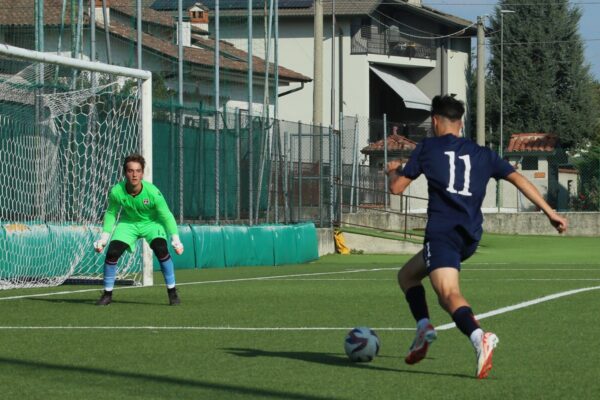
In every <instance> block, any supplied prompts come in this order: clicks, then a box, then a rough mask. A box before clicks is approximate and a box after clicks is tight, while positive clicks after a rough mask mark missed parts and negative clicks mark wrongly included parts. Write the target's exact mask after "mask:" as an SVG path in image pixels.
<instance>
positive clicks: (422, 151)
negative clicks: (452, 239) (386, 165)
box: [402, 134, 515, 240]
mask: <svg viewBox="0 0 600 400" xmlns="http://www.w3.org/2000/svg"><path fill="white" fill-rule="evenodd" d="M514 171H515V169H514V168H513V167H512V166H511V165H510V164H509V163H508V162H506V161H504V160H502V159H501V158H500V157H499V156H498V154H496V152H494V151H492V150H490V149H488V148H487V147H482V146H479V145H478V144H477V143H475V142H473V141H472V140H469V139H465V138H459V137H456V136H454V135H451V134H448V135H443V136H438V137H432V138H426V139H424V140H423V141H422V142H420V143H419V144H418V145H417V147H416V148H415V150H414V151H413V152H412V154H411V156H410V160H409V161H408V163H406V165H405V166H404V169H403V171H402V174H403V175H404V176H405V177H407V178H409V179H416V178H417V177H419V175H421V174H425V177H426V178H427V191H428V193H429V203H428V206H427V214H428V217H429V219H428V221H427V228H426V234H430V233H432V234H433V233H442V232H447V231H448V230H451V229H454V228H457V227H461V228H462V229H461V230H464V231H465V232H466V233H467V234H468V235H469V236H470V237H471V238H473V239H474V240H479V239H481V234H482V228H481V224H482V223H483V215H482V214H481V204H482V203H483V199H484V197H485V192H486V188H487V184H488V181H489V180H490V178H495V179H501V178H506V177H507V176H508V175H509V174H511V173H512V172H514Z"/></svg>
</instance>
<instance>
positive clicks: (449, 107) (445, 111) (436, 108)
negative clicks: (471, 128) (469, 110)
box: [431, 95, 465, 121]
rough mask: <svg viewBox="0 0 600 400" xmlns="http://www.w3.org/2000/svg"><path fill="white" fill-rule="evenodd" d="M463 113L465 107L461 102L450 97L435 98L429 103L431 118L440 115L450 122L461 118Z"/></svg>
mask: <svg viewBox="0 0 600 400" xmlns="http://www.w3.org/2000/svg"><path fill="white" fill-rule="evenodd" d="M464 113H465V105H464V104H463V102H462V101H460V100H456V99H455V98H454V97H452V96H448V95H446V96H435V97H434V98H433V100H432V102H431V116H432V117H433V116H434V115H440V116H442V117H446V118H448V119H449V120H451V121H456V120H459V119H461V118H462V116H463V114H464Z"/></svg>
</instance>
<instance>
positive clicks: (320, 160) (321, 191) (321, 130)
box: [319, 124, 324, 228]
mask: <svg viewBox="0 0 600 400" xmlns="http://www.w3.org/2000/svg"><path fill="white" fill-rule="evenodd" d="M323 158H324V154H323V124H319V227H320V228H322V227H323Z"/></svg>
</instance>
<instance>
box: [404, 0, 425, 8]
mask: <svg viewBox="0 0 600 400" xmlns="http://www.w3.org/2000/svg"><path fill="white" fill-rule="evenodd" d="M406 2H407V3H408V4H412V5H413V6H417V7H421V6H422V1H421V0H406Z"/></svg>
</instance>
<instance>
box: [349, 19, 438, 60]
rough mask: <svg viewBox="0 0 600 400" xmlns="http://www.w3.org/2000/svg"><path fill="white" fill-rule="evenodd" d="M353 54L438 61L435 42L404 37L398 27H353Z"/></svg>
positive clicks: (364, 25)
mask: <svg viewBox="0 0 600 400" xmlns="http://www.w3.org/2000/svg"><path fill="white" fill-rule="evenodd" d="M352 28H353V29H352V45H351V54H380V55H386V56H398V57H407V58H419V59H426V60H436V57H437V46H436V41H435V40H429V39H417V38H414V37H411V36H407V35H404V34H402V33H401V32H400V29H399V28H398V27H396V26H390V27H382V26H377V25H366V24H363V25H358V26H357V25H353V27H352Z"/></svg>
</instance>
